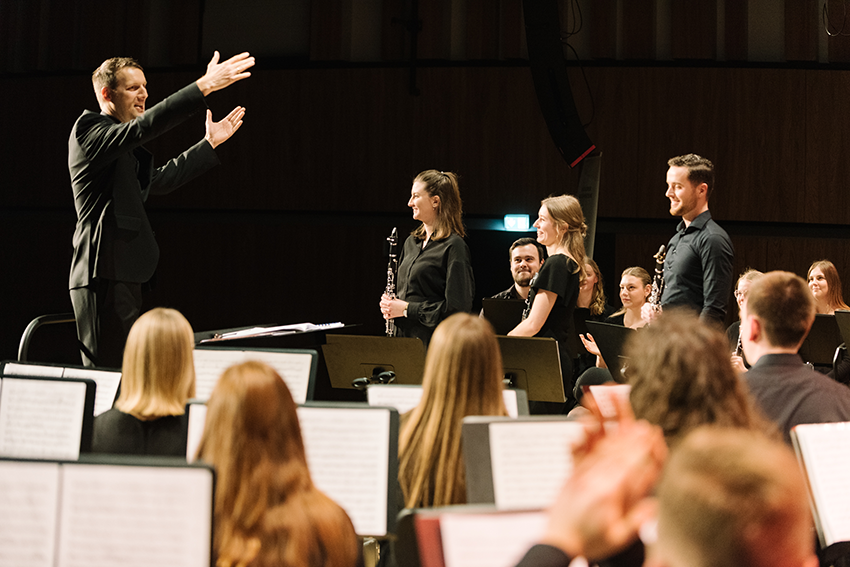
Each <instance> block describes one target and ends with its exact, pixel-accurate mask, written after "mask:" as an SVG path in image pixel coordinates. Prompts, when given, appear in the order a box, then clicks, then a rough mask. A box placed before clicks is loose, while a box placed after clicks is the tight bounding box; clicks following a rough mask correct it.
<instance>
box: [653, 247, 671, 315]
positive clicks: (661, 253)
mask: <svg viewBox="0 0 850 567" xmlns="http://www.w3.org/2000/svg"><path fill="white" fill-rule="evenodd" d="M666 255H667V249H666V247H665V246H664V245H663V244H662V245H661V248H659V249H658V253H657V254H655V256H653V258H655V276H654V277H653V278H652V293H650V294H649V300H648V301H649V304H650V305H652V308H653V309H655V310H656V311H658V309H659V308H660V307H661V294H662V292H664V257H665V256H666Z"/></svg>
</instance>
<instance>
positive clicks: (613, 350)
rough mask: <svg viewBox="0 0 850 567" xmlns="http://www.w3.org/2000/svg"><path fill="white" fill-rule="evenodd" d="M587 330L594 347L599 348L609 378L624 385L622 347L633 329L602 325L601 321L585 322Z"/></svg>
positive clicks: (624, 359) (610, 324)
mask: <svg viewBox="0 0 850 567" xmlns="http://www.w3.org/2000/svg"><path fill="white" fill-rule="evenodd" d="M587 330H588V332H589V333H590V334H591V335H593V340H594V341H596V346H598V347H599V352H600V353H601V354H602V359H603V360H604V361H605V364H607V365H608V370H610V371H611V376H612V377H613V378H614V380H615V381H616V382H619V383H620V384H625V383H626V377H625V376H623V363H624V362H625V361H626V360H627V359H626V357H624V356H623V347H624V346H625V344H626V340H628V338H629V337H630V336H632V333H634V331H635V330H634V329H630V328H629V327H624V326H622V325H615V324H613V323H603V322H601V321H587Z"/></svg>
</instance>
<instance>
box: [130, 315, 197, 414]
mask: <svg viewBox="0 0 850 567" xmlns="http://www.w3.org/2000/svg"><path fill="white" fill-rule="evenodd" d="M194 348H195V339H194V334H193V333H192V326H191V325H190V324H189V321H187V320H186V318H185V317H183V315H181V314H180V312H179V311H175V310H174V309H165V308H162V307H157V308H156V309H151V310H150V311H148V312H147V313H145V314H143V315H142V316H141V317H139V318H138V319H137V320H136V322H135V323H134V324H133V327H132V328H131V329H130V334H129V335H128V336H127V344H126V346H125V347H124V362H123V365H122V374H121V394H120V395H119V396H118V400H117V401H116V402H115V407H116V408H118V409H119V410H121V411H123V412H124V413H129V414H131V415H133V416H135V417H137V418H139V419H154V418H157V417H163V416H166V415H182V414H183V413H184V411H185V406H186V401H187V400H188V399H189V398H191V397H192V396H194V395H195V362H194V358H193V350H194Z"/></svg>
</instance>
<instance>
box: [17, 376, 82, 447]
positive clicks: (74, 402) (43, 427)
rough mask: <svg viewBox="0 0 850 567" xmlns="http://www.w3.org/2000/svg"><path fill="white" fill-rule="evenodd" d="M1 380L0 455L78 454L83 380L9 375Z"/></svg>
mask: <svg viewBox="0 0 850 567" xmlns="http://www.w3.org/2000/svg"><path fill="white" fill-rule="evenodd" d="M0 382H2V386H0V455H3V456H6V457H27V458H47V459H68V460H76V459H78V458H79V456H80V435H81V433H82V429H83V412H84V410H85V403H86V385H85V384H84V383H83V382H63V381H61V380H34V379H32V378H8V377H7V378H3V379H2V380H1V381H0Z"/></svg>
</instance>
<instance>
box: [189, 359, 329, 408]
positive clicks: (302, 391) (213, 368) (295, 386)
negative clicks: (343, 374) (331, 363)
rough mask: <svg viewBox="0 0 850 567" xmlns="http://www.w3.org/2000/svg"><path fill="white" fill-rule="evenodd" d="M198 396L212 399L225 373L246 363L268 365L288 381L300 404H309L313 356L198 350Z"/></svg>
mask: <svg viewBox="0 0 850 567" xmlns="http://www.w3.org/2000/svg"><path fill="white" fill-rule="evenodd" d="M194 354H195V397H196V398H198V399H200V400H208V399H209V397H210V394H211V393H212V391H213V388H215V384H216V382H218V379H219V377H220V376H221V374H222V373H223V372H224V371H225V370H226V369H227V368H228V367H230V366H233V365H234V364H239V363H240V362H245V361H246V360H259V361H261V362H265V363H266V364H268V365H269V366H271V367H272V368H274V369H275V371H276V372H277V373H278V374H280V376H281V377H282V378H283V381H284V382H286V385H287V387H288V388H289V391H290V393H291V394H292V399H293V400H295V403H296V404H303V403H304V402H306V401H307V390H308V388H309V385H310V370H311V366H312V363H313V355H312V354H310V353H309V352H274V351H263V350H217V349H195V353H194Z"/></svg>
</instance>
